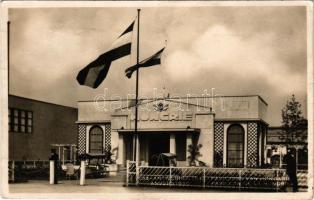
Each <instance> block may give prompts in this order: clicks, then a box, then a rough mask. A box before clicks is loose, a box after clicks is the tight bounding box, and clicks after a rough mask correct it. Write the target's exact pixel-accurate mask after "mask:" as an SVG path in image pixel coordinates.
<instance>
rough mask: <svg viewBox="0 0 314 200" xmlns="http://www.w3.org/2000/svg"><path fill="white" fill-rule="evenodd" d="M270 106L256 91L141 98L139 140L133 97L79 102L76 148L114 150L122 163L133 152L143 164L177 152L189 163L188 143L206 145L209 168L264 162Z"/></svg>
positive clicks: (99, 151)
mask: <svg viewBox="0 0 314 200" xmlns="http://www.w3.org/2000/svg"><path fill="white" fill-rule="evenodd" d="M266 111H267V103H266V102H265V101H264V100H263V99H262V98H261V97H259V96H257V95H252V96H220V97H218V96H216V97H211V98H210V97H206V98H205V97H189V98H187V97H184V98H178V97H177V98H159V99H158V98H156V99H142V100H140V103H139V106H138V133H139V137H138V139H137V140H135V139H134V138H135V137H134V124H135V123H134V118H135V117H134V113H135V107H134V100H126V99H125V100H107V101H106V100H104V101H79V102H78V120H77V124H78V150H79V153H80V154H83V153H89V154H102V153H104V152H105V151H108V150H111V151H113V153H114V157H115V160H116V163H117V164H118V165H121V166H125V165H126V160H132V159H134V158H133V155H134V154H135V153H136V155H137V156H139V157H138V160H140V162H141V163H142V164H144V165H155V164H156V157H157V156H158V155H159V154H161V153H173V154H176V156H177V158H176V160H177V165H178V166H188V165H189V162H188V157H189V155H190V153H189V151H188V147H189V146H190V145H197V144H202V147H201V148H200V153H201V156H200V157H199V160H200V161H202V162H204V163H205V164H206V165H207V166H209V167H237V168H242V167H260V166H261V165H262V164H263V163H264V162H265V153H264V150H265V149H264V146H265V144H266V131H267V126H268V124H267V123H266V122H265V115H266ZM134 144H137V145H136V147H137V148H136V149H135V148H133V146H135V145H134Z"/></svg>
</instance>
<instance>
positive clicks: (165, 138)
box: [149, 133, 170, 166]
mask: <svg viewBox="0 0 314 200" xmlns="http://www.w3.org/2000/svg"><path fill="white" fill-rule="evenodd" d="M169 151H170V142H169V134H166V133H162V134H151V135H150V136H149V165H150V166H156V165H161V163H162V162H161V161H159V160H158V158H159V155H160V154H161V153H169ZM164 165H169V163H164Z"/></svg>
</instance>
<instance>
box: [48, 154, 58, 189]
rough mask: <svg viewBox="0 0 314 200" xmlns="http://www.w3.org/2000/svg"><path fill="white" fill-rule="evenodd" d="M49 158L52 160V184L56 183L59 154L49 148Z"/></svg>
mask: <svg viewBox="0 0 314 200" xmlns="http://www.w3.org/2000/svg"><path fill="white" fill-rule="evenodd" d="M49 160H53V161H54V168H55V170H54V184H58V170H59V168H58V162H59V155H58V154H57V153H56V150H55V149H51V154H50V158H49Z"/></svg>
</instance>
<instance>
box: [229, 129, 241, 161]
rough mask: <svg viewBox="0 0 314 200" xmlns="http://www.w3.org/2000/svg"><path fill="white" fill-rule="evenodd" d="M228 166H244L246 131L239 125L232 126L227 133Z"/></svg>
mask: <svg viewBox="0 0 314 200" xmlns="http://www.w3.org/2000/svg"><path fill="white" fill-rule="evenodd" d="M227 166H228V167H243V166H244V129H243V127H242V126H241V125H239V124H234V125H231V126H230V127H229V128H228V131H227Z"/></svg>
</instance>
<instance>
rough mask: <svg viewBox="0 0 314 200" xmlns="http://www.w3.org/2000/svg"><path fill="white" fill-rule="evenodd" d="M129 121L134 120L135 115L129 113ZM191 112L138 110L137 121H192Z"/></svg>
mask: <svg viewBox="0 0 314 200" xmlns="http://www.w3.org/2000/svg"><path fill="white" fill-rule="evenodd" d="M130 119H131V121H134V120H135V115H134V114H131V115H130ZM192 119H193V113H191V112H139V116H138V120H139V121H192Z"/></svg>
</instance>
